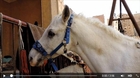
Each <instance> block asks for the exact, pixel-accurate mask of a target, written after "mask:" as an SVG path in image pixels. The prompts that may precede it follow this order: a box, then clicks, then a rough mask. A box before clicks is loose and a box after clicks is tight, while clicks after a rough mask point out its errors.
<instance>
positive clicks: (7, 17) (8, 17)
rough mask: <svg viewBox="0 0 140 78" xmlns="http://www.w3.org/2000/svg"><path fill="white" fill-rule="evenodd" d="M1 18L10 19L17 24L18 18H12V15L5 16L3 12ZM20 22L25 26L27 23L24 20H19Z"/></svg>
mask: <svg viewBox="0 0 140 78" xmlns="http://www.w3.org/2000/svg"><path fill="white" fill-rule="evenodd" d="M3 19H4V20H8V21H11V22H13V23H14V24H16V25H18V24H19V19H15V18H12V17H10V16H7V15H4V14H3ZM21 23H22V26H23V27H27V23H26V22H24V21H21Z"/></svg>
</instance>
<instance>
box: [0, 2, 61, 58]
mask: <svg viewBox="0 0 140 78" xmlns="http://www.w3.org/2000/svg"><path fill="white" fill-rule="evenodd" d="M60 4H62V5H61V8H62V7H63V0H14V1H13V2H10V3H9V2H6V1H4V0H0V12H2V13H3V14H5V15H8V16H11V17H13V18H16V19H20V20H22V21H25V22H29V23H34V22H35V21H37V22H38V24H39V26H42V27H44V28H47V26H48V25H49V23H50V21H51V20H52V18H53V17H54V16H55V15H57V14H58V13H60V9H59V6H58V5H60ZM13 29H14V35H15V36H14V40H12V38H13V36H12V26H11V25H10V24H7V23H3V32H2V33H3V34H2V38H3V39H2V46H3V47H2V49H3V50H2V51H3V56H5V55H13V52H12V51H13V48H15V49H14V52H16V51H17V46H18V42H19V41H18V36H19V34H18V26H15V27H14V28H13ZM13 41H16V42H15V46H14V47H13V43H12V42H13Z"/></svg>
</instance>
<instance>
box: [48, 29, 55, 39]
mask: <svg viewBox="0 0 140 78" xmlns="http://www.w3.org/2000/svg"><path fill="white" fill-rule="evenodd" d="M54 35H55V33H54V32H52V31H51V30H50V31H49V33H48V37H50V38H52V37H53V36H54Z"/></svg>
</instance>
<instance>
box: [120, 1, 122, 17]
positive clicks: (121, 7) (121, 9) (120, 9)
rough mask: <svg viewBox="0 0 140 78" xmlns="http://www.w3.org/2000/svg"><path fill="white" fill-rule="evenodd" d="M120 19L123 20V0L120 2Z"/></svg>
mask: <svg viewBox="0 0 140 78" xmlns="http://www.w3.org/2000/svg"><path fill="white" fill-rule="evenodd" d="M120 18H122V4H121V0H120Z"/></svg>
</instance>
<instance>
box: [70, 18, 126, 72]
mask: <svg viewBox="0 0 140 78" xmlns="http://www.w3.org/2000/svg"><path fill="white" fill-rule="evenodd" d="M95 21H96V20H95ZM96 25H98V24H93V23H90V24H88V23H87V22H86V21H83V20H80V19H79V20H76V19H75V23H74V24H73V25H72V28H71V40H72V47H71V50H72V51H74V52H77V53H78V54H79V55H80V56H81V58H82V59H83V60H84V61H85V62H86V64H87V65H88V66H89V67H90V68H91V70H92V71H93V72H98V71H103V70H105V69H104V68H100V67H98V66H100V65H101V61H103V60H102V59H111V58H110V57H101V56H102V55H103V56H104V55H105V56H106V55H108V54H112V53H115V52H112V51H113V50H114V49H115V47H116V46H117V47H118V48H120V49H121V47H122V46H121V45H122V44H123V43H122V42H123V41H124V40H123V38H122V39H120V38H118V37H112V36H111V35H110V34H109V33H108V32H106V29H105V28H101V27H98V26H96ZM102 25H103V24H102ZM114 34H115V33H114ZM118 34H119V33H118ZM118 36H120V37H123V36H121V34H119V35H118ZM121 43H122V44H121ZM110 46H111V47H110ZM115 50H116V53H117V52H119V50H118V49H115ZM113 55H115V54H113ZM102 65H104V66H107V65H108V64H106V63H105V62H102ZM108 66H109V65H108ZM108 66H107V67H106V68H109V67H108ZM94 67H95V68H94ZM101 67H103V66H101ZM97 68H99V69H97Z"/></svg>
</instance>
